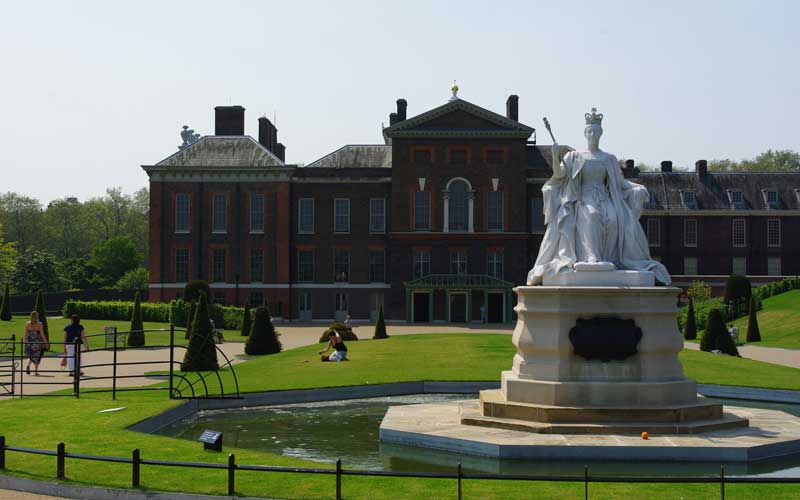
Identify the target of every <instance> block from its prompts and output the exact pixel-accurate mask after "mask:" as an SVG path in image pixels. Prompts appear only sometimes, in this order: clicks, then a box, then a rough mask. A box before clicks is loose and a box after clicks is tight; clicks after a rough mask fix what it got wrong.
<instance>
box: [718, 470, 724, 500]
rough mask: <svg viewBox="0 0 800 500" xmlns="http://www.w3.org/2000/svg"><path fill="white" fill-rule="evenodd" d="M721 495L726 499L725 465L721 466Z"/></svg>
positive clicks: (721, 497)
mask: <svg viewBox="0 0 800 500" xmlns="http://www.w3.org/2000/svg"><path fill="white" fill-rule="evenodd" d="M719 497H720V499H721V500H725V466H724V465H720V466H719Z"/></svg>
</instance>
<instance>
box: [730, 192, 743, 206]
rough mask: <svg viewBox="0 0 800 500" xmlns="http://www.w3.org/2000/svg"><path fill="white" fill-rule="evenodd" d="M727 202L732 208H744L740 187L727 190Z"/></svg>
mask: <svg viewBox="0 0 800 500" xmlns="http://www.w3.org/2000/svg"><path fill="white" fill-rule="evenodd" d="M728 203H729V204H730V207H731V209H732V210H742V209H743V208H745V204H744V193H743V192H742V190H741V189H729V190H728Z"/></svg>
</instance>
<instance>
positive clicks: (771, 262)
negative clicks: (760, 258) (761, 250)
mask: <svg viewBox="0 0 800 500" xmlns="http://www.w3.org/2000/svg"><path fill="white" fill-rule="evenodd" d="M776 264H777V266H778V268H777V270H776V269H775V265H776ZM776 271H777V272H776ZM767 275H768V276H783V263H782V262H781V258H780V257H779V256H777V255H775V256H771V257H767Z"/></svg>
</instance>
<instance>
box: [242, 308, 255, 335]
mask: <svg viewBox="0 0 800 500" xmlns="http://www.w3.org/2000/svg"><path fill="white" fill-rule="evenodd" d="M252 328H253V319H252V318H251V317H250V304H249V303H247V304H245V305H244V316H243V317H242V336H243V337H246V336H248V335H250V330H251V329H252Z"/></svg>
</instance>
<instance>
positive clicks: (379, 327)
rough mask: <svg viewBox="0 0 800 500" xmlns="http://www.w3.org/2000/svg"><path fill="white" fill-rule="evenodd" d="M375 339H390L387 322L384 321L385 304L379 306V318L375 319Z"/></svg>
mask: <svg viewBox="0 0 800 500" xmlns="http://www.w3.org/2000/svg"><path fill="white" fill-rule="evenodd" d="M372 338H373V339H388V338H389V334H388V333H386V322H384V321H383V306H378V320H377V321H375V335H373V336H372Z"/></svg>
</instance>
